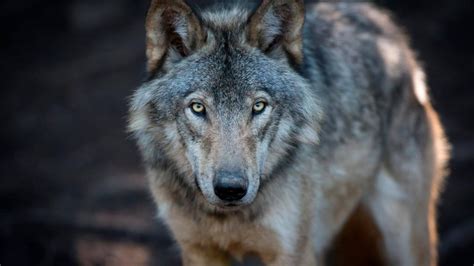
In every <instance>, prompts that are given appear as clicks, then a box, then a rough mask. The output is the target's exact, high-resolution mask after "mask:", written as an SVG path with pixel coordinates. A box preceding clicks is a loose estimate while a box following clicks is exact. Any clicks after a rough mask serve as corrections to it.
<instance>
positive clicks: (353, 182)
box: [129, 1, 447, 265]
mask: <svg viewBox="0 0 474 266" xmlns="http://www.w3.org/2000/svg"><path fill="white" fill-rule="evenodd" d="M155 2H159V1H155ZM280 2H281V3H283V4H287V3H290V5H297V3H296V2H298V1H265V3H280ZM293 2H295V3H293ZM273 7H274V8H279V6H278V4H274V6H273ZM285 12H286V11H285ZM288 12H290V11H288ZM291 12H296V11H291ZM257 13H258V12H257ZM252 14H254V11H252V10H249V9H246V8H244V7H240V6H236V7H234V8H232V9H219V8H217V9H212V10H210V11H203V12H202V13H201V14H199V16H198V17H199V18H200V24H201V25H200V28H201V29H202V31H203V34H204V35H205V37H203V40H204V41H203V42H202V43H200V44H196V45H195V46H194V47H190V51H189V52H190V53H189V54H186V55H185V56H183V55H179V54H176V53H174V52H173V53H171V52H169V53H167V55H165V56H164V57H162V58H159V60H158V61H160V62H161V63H157V64H159V65H157V66H156V69H154V67H153V66H152V67H151V68H150V66H149V69H150V70H153V71H151V72H150V79H149V80H148V81H147V82H145V83H144V84H143V85H142V86H141V87H140V88H139V89H138V90H137V91H136V92H135V94H134V96H133V100H132V101H131V107H130V125H129V128H130V131H131V132H132V133H133V135H134V137H135V139H136V140H137V143H138V146H139V148H140V151H141V153H142V156H143V160H144V161H145V164H146V167H147V170H148V175H149V178H150V185H151V188H152V191H153V193H154V196H155V199H156V201H157V204H158V208H159V209H160V213H161V215H162V217H163V218H164V219H165V221H167V222H168V224H169V225H170V227H171V229H172V231H173V232H174V233H175V236H176V238H177V241H178V242H179V243H180V245H181V246H182V248H183V258H184V262H185V263H188V264H190V263H192V262H193V261H194V262H196V261H198V260H193V258H191V257H192V256H187V255H186V254H185V253H186V252H189V253H192V251H191V250H193V249H191V248H189V245H190V244H189V243H191V242H192V241H193V239H195V238H199V236H198V233H197V231H196V233H195V235H194V236H184V235H183V233H182V232H179V230H180V229H179V228H180V227H179V226H178V225H176V224H178V222H177V221H181V220H186V219H188V223H191V224H192V226H191V225H190V226H191V228H196V230H200V232H199V233H200V234H202V235H203V236H208V240H206V241H204V242H203V240H194V241H197V242H199V243H206V244H200V246H202V245H204V246H206V245H207V243H211V244H209V245H211V246H213V247H217V250H218V251H216V252H221V251H222V252H225V253H226V254H231V255H237V256H240V255H241V254H240V253H239V252H237V251H236V250H233V249H232V248H231V247H232V245H233V244H235V245H237V244H238V245H242V246H245V247H247V246H249V247H250V246H252V245H247V244H245V243H246V242H245V241H244V240H243V239H240V238H239V236H243V235H245V232H244V231H245V230H248V231H249V232H250V231H251V230H254V229H255V228H254V226H257V227H258V228H260V227H259V226H262V228H265V229H268V230H270V231H271V232H274V233H275V235H276V239H279V240H281V241H283V240H282V239H283V238H285V239H286V240H284V241H283V242H285V241H286V243H280V244H278V245H277V246H278V247H279V252H282V251H284V253H288V254H290V255H291V254H293V253H294V254H300V255H298V256H296V257H299V258H296V259H295V258H294V256H293V257H292V256H290V257H291V259H289V258H279V257H278V258H276V259H273V260H271V259H265V258H263V257H264V255H262V254H266V253H265V252H263V251H262V252H261V254H260V250H252V248H245V249H244V250H243V251H242V252H243V253H244V254H245V253H248V252H252V253H257V254H259V255H261V257H262V260H263V261H264V262H268V264H271V265H285V263H290V264H291V265H312V263H314V262H316V261H319V262H321V261H322V258H323V257H324V253H325V251H326V249H327V247H328V246H329V244H330V242H331V240H332V238H333V236H334V235H335V234H336V233H337V232H338V230H339V229H340V228H341V226H342V225H343V223H344V221H345V220H346V219H347V218H348V217H349V216H350V214H351V212H352V210H354V209H355V208H356V206H358V205H362V206H365V207H366V208H367V209H368V210H369V212H371V214H372V216H373V217H374V220H375V221H376V223H377V225H378V226H379V227H380V228H381V232H382V235H383V237H384V238H385V242H384V243H385V246H386V249H387V252H388V255H387V258H388V261H389V262H390V263H391V264H393V265H433V264H434V263H435V261H436V254H435V253H436V252H435V248H434V246H435V245H436V234H435V233H434V231H433V230H435V228H432V227H433V225H431V224H429V223H434V221H432V219H434V210H433V208H434V207H433V206H434V205H435V204H436V199H437V195H438V187H439V186H440V183H441V179H442V177H443V169H444V167H445V161H446V159H447V153H446V152H447V145H446V143H445V141H444V135H443V132H442V129H441V126H440V125H439V121H438V119H437V117H436V113H434V111H433V110H432V108H431V105H430V103H429V99H428V98H427V97H426V91H425V88H424V87H423V86H424V80H423V78H424V77H423V74H422V73H423V71H422V70H421V68H420V67H419V65H418V64H417V62H416V60H415V59H414V56H413V53H412V51H411V50H410V49H409V47H408V44H407V41H406V38H405V37H404V35H403V34H402V33H401V32H400V30H399V29H398V28H397V27H395V26H394V24H393V23H392V22H391V20H390V18H389V16H388V15H387V13H385V12H382V11H380V10H377V9H375V8H374V7H372V6H371V5H369V4H344V3H342V4H329V3H321V4H318V5H315V6H307V12H306V22H305V27H304V29H303V35H302V36H303V39H302V47H303V48H302V49H303V50H302V54H303V60H302V61H299V59H298V51H297V49H298V42H294V40H291V41H289V40H286V41H285V40H282V41H281V42H280V41H279V40H276V38H278V36H280V35H281V34H284V33H285V28H280V27H292V23H293V22H294V23H297V21H285V20H284V19H285V18H286V17H278V16H277V17H275V14H280V13H278V12H276V13H267V14H266V15H265V16H264V19H263V20H262V23H263V24H262V25H263V26H268V27H267V28H265V27H264V28H263V32H259V36H260V37H261V38H263V39H264V40H265V41H264V42H263V43H264V44H263V46H262V43H259V44H255V43H252V42H251V40H249V36H250V35H251V34H250V35H249V29H248V24H247V23H248V21H249V20H251V16H252ZM180 19H181V18H180ZM180 19H178V20H176V21H175V22H177V23H178V22H179V25H181V32H180V33H179V34H180V36H181V37H183V30H182V25H187V24H186V22H185V21H183V20H180ZM295 27H296V28H297V25H296V26H295ZM148 34H153V32H151V33H150V32H149V33H148ZM285 34H286V33H285ZM297 37H298V36H296V37H295V38H297ZM183 38H186V37H185V36H184V37H183ZM196 38H198V37H196ZM284 38H285V37H283V39H284ZM295 40H296V39H295ZM272 42H273V43H274V44H275V46H274V47H272V48H271V49H270V50H267V49H266V48H268V46H269V45H272V44H271V43H272ZM184 43H186V41H184ZM295 47H296V48H295ZM160 49H162V48H160ZM169 49H172V48H169ZM295 49H296V50H295ZM160 51H161V50H160ZM171 57H173V58H171ZM153 60H154V61H153V62H155V63H156V62H158V61H157V58H154V59H153ZM421 87H422V88H421ZM261 98H263V99H265V101H267V102H268V108H267V109H266V110H265V112H264V113H262V114H259V115H252V112H251V110H252V106H253V104H254V102H255V100H256V99H261ZM196 99H197V100H199V101H202V102H203V103H204V104H205V106H206V116H205V117H199V116H196V115H195V114H193V113H192V111H191V110H190V109H189V105H190V103H191V102H192V101H193V100H196ZM221 169H224V170H235V169H237V170H239V171H243V172H245V173H246V178H248V181H249V184H250V185H249V191H248V192H247V195H246V196H245V197H244V198H243V199H242V200H241V201H239V202H238V203H237V204H236V205H237V206H236V207H235V206H234V207H227V206H226V205H225V203H224V202H222V201H221V200H220V199H219V198H217V197H216V196H215V195H214V192H213V189H212V184H213V182H212V180H213V176H214V174H215V171H217V170H221ZM382 191H384V193H388V194H383V193H382ZM384 195H387V196H384ZM391 195H394V197H393V199H392V198H391ZM374 202H377V204H376V203H374ZM384 204H385V205H384ZM413 205H417V206H420V207H417V208H415V207H413ZM387 208H393V210H394V211H395V210H396V211H397V212H399V213H400V215H405V216H406V220H404V221H403V222H400V223H397V222H395V221H392V220H390V217H391V216H390V213H386V211H387ZM290 210H291V211H290ZM335 210H337V215H336V211H335ZM285 212H286V214H285ZM418 213H422V215H425V217H426V218H425V220H424V221H416V220H417V219H416V218H417V215H418ZM281 215H283V216H281ZM285 215H289V216H292V215H293V216H292V217H294V219H293V218H292V219H288V218H284V217H285ZM285 219H286V220H285ZM421 220H423V219H421ZM269 221H271V222H269ZM388 224H390V225H389V226H390V227H385V226H388ZM209 226H213V227H215V228H217V229H215V230H217V231H218V232H221V233H222V234H229V235H228V236H227V239H221V238H218V237H217V238H216V237H211V236H212V235H213V234H217V233H216V232H217V231H216V232H214V231H212V230H214V229H212V230H211V229H209V228H207V227H209ZM283 227H290V228H283ZM397 227H399V228H398V229H399V230H420V231H423V230H425V231H426V232H425V233H413V234H411V235H408V236H406V237H408V238H410V240H409V241H408V242H407V240H404V239H401V238H400V239H397V237H398V236H397V235H396V234H394V232H393V230H394V229H393V228H397ZM218 228H220V229H218ZM226 228H232V229H231V230H234V231H237V232H240V233H239V234H237V233H235V234H234V233H230V232H229V231H228V229H226ZM190 230H191V229H190ZM428 231H429V232H428ZM431 231H433V232H431ZM304 232H307V233H308V234H311V235H312V237H311V240H310V241H307V240H305V238H302V234H304ZM433 234H434V235H433ZM234 235H235V236H234ZM415 235H416V236H415ZM221 237H223V236H221ZM411 237H415V239H411ZM388 238H391V239H388ZM230 239H232V240H230ZM239 239H240V240H239ZM262 241H263V240H262ZM193 243H194V242H193ZM399 245H405V246H406V247H401V246H399ZM411 245H416V247H413V246H411ZM191 246H192V245H191ZM252 247H253V246H252ZM298 247H299V248H300V250H299V251H298V250H297V248H298ZM420 247H421V248H420ZM301 248H304V250H306V249H308V250H311V251H312V252H314V254H315V255H316V257H315V259H311V258H309V259H305V258H303V256H306V255H304V254H306V253H304V252H302V250H301ZM414 249H420V250H418V251H416V252H414V251H413V250H414ZM206 250H207V249H206ZM234 251H235V252H234ZM206 252H207V251H206ZM213 252H214V251H213ZM295 252H296V253H295ZM312 252H310V253H312ZM203 253H205V252H203ZM303 253H304V254H303ZM415 253H416V254H415ZM213 254H214V253H213ZM219 254H220V253H219ZM420 254H421V255H420ZM403 256H406V257H407V258H402V257H403ZM198 264H199V263H198ZM290 264H286V265H290ZM190 265H191V264H190ZM209 265H210V264H209ZM216 265H218V264H216ZM219 265H220V264H219Z"/></svg>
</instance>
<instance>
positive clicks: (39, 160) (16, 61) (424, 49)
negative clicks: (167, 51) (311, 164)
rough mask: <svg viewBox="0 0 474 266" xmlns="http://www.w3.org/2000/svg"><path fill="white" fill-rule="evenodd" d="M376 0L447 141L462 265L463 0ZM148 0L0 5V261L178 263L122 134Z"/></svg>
mask: <svg viewBox="0 0 474 266" xmlns="http://www.w3.org/2000/svg"><path fill="white" fill-rule="evenodd" d="M191 2H193V1H191ZM194 2H195V3H197V4H199V5H201V4H204V2H210V1H194ZM377 3H378V4H379V5H381V6H384V7H386V8H387V9H389V10H391V11H392V12H393V13H394V15H395V17H396V19H397V21H398V22H399V24H401V25H402V26H403V27H404V28H405V30H406V31H407V32H408V33H409V35H410V36H411V39H412V46H413V47H414V48H415V50H416V51H417V52H418V56H419V59H420V60H421V61H422V62H423V65H424V66H425V69H426V71H427V76H428V80H429V85H430V87H431V89H432V90H431V94H432V98H433V102H434V105H435V107H436V108H437V110H439V113H440V115H441V118H442V121H443V122H444V125H445V126H446V130H447V134H448V137H449V139H450V141H451V142H452V144H453V147H454V149H453V159H452V162H451V174H450V176H449V179H448V181H447V185H446V187H445V192H444V193H443V195H442V200H441V203H440V211H439V231H440V240H441V245H440V258H441V265H472V264H473V263H474V254H473V253H472V252H473V251H474V207H473V205H474V179H473V178H472V175H471V171H473V170H472V168H470V167H473V166H474V165H473V163H474V138H473V136H474V123H473V121H474V119H473V116H474V105H473V104H472V101H473V100H474V86H473V85H472V84H473V83H472V82H473V81H472V79H473V78H474V23H473V22H474V4H473V1H471V0H456V1H452V0H437V1H434V0H429V1H428V0H418V1H411V0H379V1H377ZM147 5H148V3H147V0H140V1H137V0H71V1H62V0H49V1H41V0H25V1H17V0H3V1H2V2H1V4H0V29H1V31H0V32H1V36H0V47H1V48H0V60H1V65H0V73H1V82H2V85H1V88H2V90H1V98H0V101H1V102H0V106H1V110H2V111H1V112H0V117H1V127H2V130H1V131H0V134H1V146H0V147H1V148H0V156H1V161H0V171H1V181H0V264H1V265H4V266H10V265H178V264H179V257H178V251H177V249H176V247H175V246H174V245H173V244H172V241H171V240H170V237H169V234H168V233H167V231H166V229H165V228H164V227H163V225H162V224H160V223H159V222H158V221H157V219H156V218H155V211H154V207H153V204H152V200H151V197H150V196H149V194H148V191H147V188H146V182H145V178H144V176H143V169H142V168H141V164H140V160H139V157H138V153H137V151H136V149H135V147H134V144H133V142H132V141H131V140H130V139H129V138H128V136H127V134H126V133H125V125H126V113H127V97H128V96H129V95H131V93H132V91H133V90H134V89H135V88H136V87H137V86H138V85H139V84H140V82H141V81H142V79H143V78H144V76H145V73H144V69H145V55H144V27H143V24H144V17H145V12H146V9H147Z"/></svg>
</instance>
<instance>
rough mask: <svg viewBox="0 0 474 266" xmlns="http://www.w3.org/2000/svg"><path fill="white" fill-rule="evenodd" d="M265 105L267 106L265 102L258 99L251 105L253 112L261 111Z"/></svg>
mask: <svg viewBox="0 0 474 266" xmlns="http://www.w3.org/2000/svg"><path fill="white" fill-rule="evenodd" d="M265 107H267V104H266V103H265V102H263V101H258V102H256V103H255V104H254V105H253V112H254V113H255V114H259V113H262V112H263V111H264V110H265Z"/></svg>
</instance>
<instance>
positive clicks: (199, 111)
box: [191, 103, 206, 115]
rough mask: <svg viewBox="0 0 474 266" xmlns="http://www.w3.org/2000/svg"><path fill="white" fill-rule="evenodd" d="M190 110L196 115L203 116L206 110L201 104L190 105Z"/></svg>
mask: <svg viewBox="0 0 474 266" xmlns="http://www.w3.org/2000/svg"><path fill="white" fill-rule="evenodd" d="M191 110H192V111H193V113H195V114H198V115H203V114H204V113H205V112H206V108H205V107H204V105H203V104H202V103H192V104H191Z"/></svg>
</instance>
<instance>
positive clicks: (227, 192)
mask: <svg viewBox="0 0 474 266" xmlns="http://www.w3.org/2000/svg"><path fill="white" fill-rule="evenodd" d="M247 188H248V180H247V178H245V176H244V175H243V174H242V173H240V172H229V171H219V172H217V173H216V177H215V179H214V193H215V194H216V196H217V197H219V198H220V199H221V200H223V201H228V202H230V201H237V200H240V199H242V198H243V197H245V195H246V194H247Z"/></svg>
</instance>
